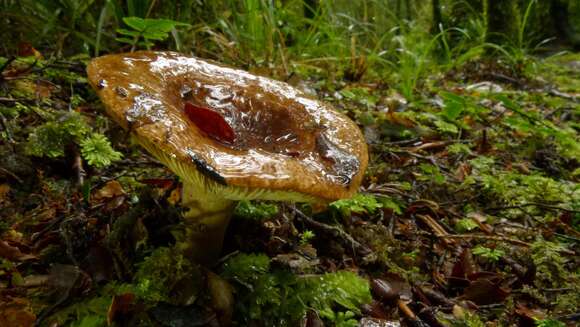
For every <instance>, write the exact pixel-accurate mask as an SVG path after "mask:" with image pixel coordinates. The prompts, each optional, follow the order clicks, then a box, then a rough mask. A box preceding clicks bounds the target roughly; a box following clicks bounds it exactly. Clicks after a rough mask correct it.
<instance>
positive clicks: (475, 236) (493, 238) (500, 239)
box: [438, 234, 576, 255]
mask: <svg viewBox="0 0 580 327" xmlns="http://www.w3.org/2000/svg"><path fill="white" fill-rule="evenodd" d="M438 237H441V238H459V239H469V238H471V239H481V240H488V241H498V242H506V243H512V244H514V245H519V246H523V247H526V248H529V247H531V246H532V245H531V244H530V243H526V242H524V241H520V240H516V239H513V238H508V237H505V236H492V235H480V234H458V235H452V234H448V235H443V236H438ZM559 251H560V252H562V253H564V254H569V255H576V253H575V252H574V251H570V250H567V249H562V248H561V249H559Z"/></svg>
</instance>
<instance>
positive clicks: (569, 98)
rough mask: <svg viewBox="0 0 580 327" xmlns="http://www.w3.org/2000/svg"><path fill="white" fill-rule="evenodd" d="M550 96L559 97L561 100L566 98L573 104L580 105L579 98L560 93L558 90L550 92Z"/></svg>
mask: <svg viewBox="0 0 580 327" xmlns="http://www.w3.org/2000/svg"><path fill="white" fill-rule="evenodd" d="M548 94H549V95H553V96H557V97H560V98H564V99H566V100H570V101H572V102H576V103H580V98H578V97H577V96H574V95H571V94H568V93H564V92H560V91H558V90H556V89H551V90H549V91H548Z"/></svg>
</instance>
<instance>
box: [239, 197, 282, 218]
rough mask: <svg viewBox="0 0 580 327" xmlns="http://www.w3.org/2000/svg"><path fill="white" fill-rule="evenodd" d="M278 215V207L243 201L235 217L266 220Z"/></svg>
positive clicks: (271, 204) (264, 203)
mask: <svg viewBox="0 0 580 327" xmlns="http://www.w3.org/2000/svg"><path fill="white" fill-rule="evenodd" d="M277 213H278V206H277V205H276V204H273V203H266V202H251V201H247V200H243V201H240V202H238V205H237V206H236V209H235V211H234V215H235V216H238V217H241V218H245V219H253V220H266V219H269V218H271V217H273V216H274V215H275V214H277Z"/></svg>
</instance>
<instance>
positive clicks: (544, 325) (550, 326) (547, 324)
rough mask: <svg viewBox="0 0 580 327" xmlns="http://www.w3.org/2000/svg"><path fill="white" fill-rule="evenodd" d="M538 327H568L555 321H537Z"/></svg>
mask: <svg viewBox="0 0 580 327" xmlns="http://www.w3.org/2000/svg"><path fill="white" fill-rule="evenodd" d="M535 323H536V326H537V327H566V324H565V323H563V322H561V321H558V320H553V319H536V321H535Z"/></svg>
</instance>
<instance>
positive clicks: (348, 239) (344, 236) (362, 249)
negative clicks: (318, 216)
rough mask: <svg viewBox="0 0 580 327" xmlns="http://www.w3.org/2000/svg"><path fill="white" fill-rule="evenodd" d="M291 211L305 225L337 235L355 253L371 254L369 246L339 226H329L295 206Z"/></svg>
mask: <svg viewBox="0 0 580 327" xmlns="http://www.w3.org/2000/svg"><path fill="white" fill-rule="evenodd" d="M292 211H294V213H295V214H296V217H297V218H298V219H300V220H301V221H302V222H304V223H305V224H306V225H309V226H310V227H312V228H313V229H317V230H320V231H323V232H326V233H328V234H330V235H332V236H335V237H337V238H338V239H339V240H340V241H341V242H342V243H343V244H344V245H347V246H350V247H352V248H353V250H354V251H355V252H356V253H357V254H359V255H361V256H363V257H364V256H367V255H369V254H371V252H372V251H371V250H370V249H369V248H367V247H366V246H364V245H362V244H360V243H359V242H358V241H357V240H355V239H354V238H353V237H352V236H350V234H348V233H347V232H345V231H344V230H342V229H341V228H340V227H337V226H331V225H328V224H325V223H321V222H319V221H316V220H314V219H312V218H310V217H308V216H307V215H305V214H304V213H303V212H302V211H300V210H298V209H296V208H295V207H292Z"/></svg>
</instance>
